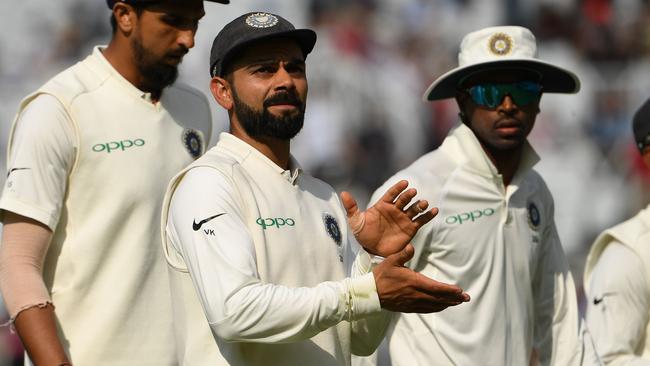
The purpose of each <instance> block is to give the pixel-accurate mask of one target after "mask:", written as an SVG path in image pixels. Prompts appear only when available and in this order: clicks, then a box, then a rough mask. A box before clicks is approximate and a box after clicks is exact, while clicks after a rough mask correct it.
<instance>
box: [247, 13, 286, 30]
mask: <svg viewBox="0 0 650 366" xmlns="http://www.w3.org/2000/svg"><path fill="white" fill-rule="evenodd" d="M246 24H248V25H250V26H251V27H253V28H271V27H272V26H274V25H276V24H278V18H277V17H276V16H275V15H273V14H268V13H255V14H251V15H249V16H248V17H247V18H246Z"/></svg>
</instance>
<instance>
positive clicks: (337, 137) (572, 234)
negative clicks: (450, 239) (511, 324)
mask: <svg viewBox="0 0 650 366" xmlns="http://www.w3.org/2000/svg"><path fill="white" fill-rule="evenodd" d="M231 2H232V4H231V5H230V6H221V5H217V4H212V3H206V16H205V18H204V19H203V20H202V21H201V25H200V26H199V31H198V33H197V39H196V47H195V49H194V50H192V51H191V52H190V54H189V55H188V56H187V57H186V58H185V60H184V62H183V64H182V66H181V76H180V80H182V81H184V82H186V83H189V84H191V85H193V86H195V87H198V88H200V89H201V90H203V92H205V93H206V94H207V95H210V93H209V90H208V80H209V77H208V61H207V60H208V55H209V52H210V46H211V42H212V39H213V37H214V36H215V35H216V33H217V32H218V31H219V29H221V27H222V26H223V25H225V24H226V23H227V22H228V21H230V20H232V19H234V18H235V17H236V16H238V15H240V14H242V13H243V12H247V11H253V10H260V11H271V12H275V13H278V14H281V15H283V16H284V17H286V18H287V19H289V20H290V21H292V22H293V23H294V24H296V26H298V27H303V26H308V27H311V28H313V29H315V30H316V31H317V33H318V42H317V44H316V48H315V50H314V52H313V53H312V54H311V55H310V56H309V58H308V60H307V61H308V62H307V64H308V78H309V83H310V93H309V100H308V108H307V117H306V122H305V128H304V130H303V131H302V132H301V134H300V135H299V136H298V137H297V138H296V140H295V142H294V144H293V148H294V154H295V155H296V156H297V157H298V159H299V160H300V161H301V162H302V164H303V166H304V168H306V169H307V170H309V171H311V172H312V173H313V174H315V175H317V176H319V177H321V178H323V179H324V180H326V181H328V182H330V183H332V184H333V185H334V186H335V188H336V189H337V191H341V190H350V191H352V192H353V194H355V196H356V197H358V198H359V199H360V201H361V203H362V204H364V203H365V202H366V200H367V199H368V197H369V195H370V193H371V192H372V191H373V190H374V189H375V188H376V187H377V186H378V185H379V184H380V183H381V182H382V181H383V180H384V179H385V178H387V177H388V176H390V175H391V174H392V173H394V172H395V171H396V170H397V169H400V168H402V167H404V166H406V165H407V164H409V163H410V162H412V161H413V160H414V159H415V158H416V157H418V156H419V155H421V154H422V153H424V152H427V151H429V150H431V149H433V148H435V147H436V146H438V145H439V144H440V142H441V141H442V139H443V138H444V137H445V135H446V132H447V130H448V129H449V128H450V127H451V126H452V125H453V124H454V123H455V122H456V120H457V115H456V113H457V110H456V106H455V104H454V102H453V101H448V102H439V103H424V102H422V101H421V99H420V98H421V95H422V93H423V91H424V90H425V88H426V86H427V85H428V84H429V83H430V82H431V81H432V80H433V79H434V78H435V77H436V76H438V75H440V74H442V73H443V72H445V71H447V70H449V69H451V68H452V67H454V66H455V65H456V64H457V61H456V55H457V52H458V45H459V43H460V40H461V38H462V36H463V35H464V34H466V33H467V32H469V31H472V30H475V29H478V28H482V27H486V26H492V25H504V24H517V25H523V26H526V27H528V28H530V29H531V30H532V31H533V33H534V34H535V35H536V36H537V38H538V41H539V53H540V55H541V57H542V58H543V59H545V60H548V61H552V62H555V63H557V64H559V65H562V66H565V67H567V68H568V69H570V70H573V71H574V72H575V73H576V74H578V76H579V77H580V79H581V81H582V91H581V92H580V93H579V94H578V95H545V96H544V97H543V98H542V104H541V110H542V112H541V114H540V115H539V117H538V119H537V124H536V127H535V129H534V131H533V134H532V136H531V141H532V143H533V145H534V146H535V148H536V149H537V150H538V152H539V153H540V155H541V156H542V161H541V163H540V164H538V165H537V167H536V168H537V170H539V171H540V172H541V174H542V175H543V176H544V177H545V178H546V180H547V183H548V185H549V187H550V189H551V191H552V192H553V194H554V196H555V201H556V221H557V225H558V229H559V232H560V236H561V238H562V241H563V244H564V248H565V251H566V253H567V255H568V257H569V261H570V264H571V268H572V271H573V275H574V277H575V279H576V282H577V285H578V292H579V298H580V302H581V304H582V305H584V298H583V295H582V270H583V266H584V261H585V256H586V253H587V250H588V248H589V246H590V244H591V242H592V241H593V239H594V238H595V236H596V235H597V234H598V233H599V232H600V231H601V230H602V229H604V228H606V227H608V226H610V225H612V224H614V223H616V222H619V221H621V220H623V219H625V218H627V217H629V216H631V215H633V214H634V213H635V212H636V211H638V210H639V209H640V208H642V207H644V206H645V205H646V204H647V202H648V201H649V198H650V184H649V183H650V172H648V171H647V170H645V169H644V168H643V165H642V163H641V162H640V159H639V157H638V153H637V151H636V149H635V147H634V144H633V139H632V134H631V131H630V130H631V128H630V119H631V116H632V114H633V113H634V111H635V109H636V108H637V107H638V106H639V105H640V104H641V103H642V102H643V101H644V100H645V99H646V98H647V97H649V96H650V1H649V0H573V1H567V0H537V1H533V0H353V1H350V0H231ZM0 13H1V14H3V17H2V18H3V22H2V27H3V32H0V121H1V123H0V151H1V152H2V153H1V155H2V159H1V160H0V167H1V168H2V171H5V169H4V168H5V167H4V165H5V161H4V154H5V150H6V139H7V133H8V130H9V128H10V125H11V121H12V119H13V116H14V113H15V110H16V107H17V105H18V102H19V101H20V99H22V97H23V96H25V95H26V94H27V93H29V92H31V91H33V90H34V89H36V88H37V87H38V86H40V85H41V84H42V83H43V82H45V81H46V80H47V79H49V78H50V77H51V76H53V75H54V74H56V73H57V72H58V71H60V70H62V69H64V68H66V67H67V66H69V65H71V64H72V63H74V62H76V61H77V60H79V59H80V58H82V57H85V55H87V54H88V53H89V52H90V50H91V48H92V46H93V45H95V44H106V43H107V42H108V40H109V39H110V26H109V10H108V9H107V8H106V5H105V2H104V1H103V0H92V1H89V0H57V1H43V0H27V1H22V2H15V1H2V2H0ZM210 100H211V101H212V98H210ZM212 102H213V101H212ZM213 106H214V108H213V116H214V131H213V143H214V141H215V137H216V136H217V134H218V133H219V132H221V131H224V130H226V129H227V116H226V114H225V113H224V112H223V111H222V110H220V108H219V107H218V106H217V105H216V103H213ZM0 176H2V177H4V174H2V175H0ZM2 179H4V178H0V183H2ZM0 318H2V320H3V321H6V319H7V316H6V314H5V312H4V308H3V307H2V305H0ZM97 331H99V330H97ZM92 332H93V331H92V330H89V336H92ZM19 364H22V350H21V347H20V342H19V340H18V339H17V338H16V336H15V335H13V334H12V333H11V332H10V331H9V329H8V328H7V327H3V328H0V365H19Z"/></svg>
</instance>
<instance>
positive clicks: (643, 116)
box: [632, 99, 650, 151]
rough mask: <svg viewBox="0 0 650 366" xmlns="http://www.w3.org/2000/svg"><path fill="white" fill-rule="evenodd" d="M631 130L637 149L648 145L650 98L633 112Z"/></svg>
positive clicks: (649, 135) (649, 144)
mask: <svg viewBox="0 0 650 366" xmlns="http://www.w3.org/2000/svg"><path fill="white" fill-rule="evenodd" d="M632 131H634V139H635V140H636V146H637V147H638V148H639V150H641V151H643V149H644V148H645V147H646V146H650V99H648V100H646V101H645V103H643V105H642V106H641V107H640V108H639V109H638V110H637V111H636V113H634V118H633V119H632Z"/></svg>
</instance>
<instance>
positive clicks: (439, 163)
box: [371, 149, 459, 202]
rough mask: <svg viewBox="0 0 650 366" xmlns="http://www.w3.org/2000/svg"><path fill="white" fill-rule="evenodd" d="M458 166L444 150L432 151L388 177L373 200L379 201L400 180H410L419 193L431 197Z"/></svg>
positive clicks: (373, 196) (412, 186) (411, 185)
mask: <svg viewBox="0 0 650 366" xmlns="http://www.w3.org/2000/svg"><path fill="white" fill-rule="evenodd" d="M458 168H459V165H458V164H456V163H455V162H454V160H453V159H449V157H448V156H447V155H446V153H445V152H444V151H443V150H440V149H438V150H434V151H431V152H429V153H426V154H424V155H422V156H421V157H420V158H418V159H417V160H416V161H414V162H413V163H411V165H409V166H407V167H406V168H404V169H402V170H400V171H398V172H397V173H395V174H394V175H393V176H391V177H390V178H388V179H387V180H386V182H385V183H384V184H383V185H382V186H381V187H379V188H378V189H377V190H376V191H375V192H374V194H373V195H372V199H371V202H375V201H377V200H378V199H379V197H381V196H382V195H383V194H384V193H385V192H386V190H387V189H388V188H389V187H391V186H392V185H394V184H395V183H397V182H399V181H400V180H406V181H408V182H409V187H411V188H415V189H417V190H418V193H419V195H421V196H424V197H426V198H428V199H431V198H433V196H435V195H437V193H438V192H439V190H440V189H441V188H442V187H443V186H444V185H445V184H446V182H447V181H448V180H449V179H450V177H451V176H452V174H453V172H454V171H455V170H456V169H458Z"/></svg>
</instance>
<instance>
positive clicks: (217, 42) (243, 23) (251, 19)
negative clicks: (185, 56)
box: [210, 12, 316, 77]
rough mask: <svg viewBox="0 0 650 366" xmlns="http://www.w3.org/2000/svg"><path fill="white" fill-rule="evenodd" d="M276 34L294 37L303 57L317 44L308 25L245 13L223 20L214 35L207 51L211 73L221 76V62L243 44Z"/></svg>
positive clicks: (266, 14) (313, 33) (270, 16)
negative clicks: (304, 26)
mask: <svg viewBox="0 0 650 366" xmlns="http://www.w3.org/2000/svg"><path fill="white" fill-rule="evenodd" d="M277 37H286V38H291V39H294V40H296V42H298V45H299V46H300V48H301V49H302V54H303V56H304V57H305V58H307V55H308V54H309V53H310V52H311V51H312V50H313V49H314V45H315V44H316V32H314V31H313V30H311V29H296V28H295V27H294V26H293V24H291V23H289V21H288V20H286V19H284V18H282V17H281V16H279V15H275V14H271V13H263V12H251V13H246V14H244V15H242V16H240V17H238V18H237V19H235V20H233V21H231V22H230V23H228V24H226V26H225V27H223V29H222V30H221V31H220V32H219V34H217V36H216V37H215V38H214V42H212V50H211V51H210V76H212V77H214V76H223V71H224V70H223V69H224V65H225V64H226V63H227V62H228V61H229V59H230V58H231V57H232V56H233V55H234V54H235V53H236V52H237V51H238V50H240V49H241V48H242V47H244V46H246V45H248V44H250V43H251V42H254V41H258V40H261V39H269V38H277Z"/></svg>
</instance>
